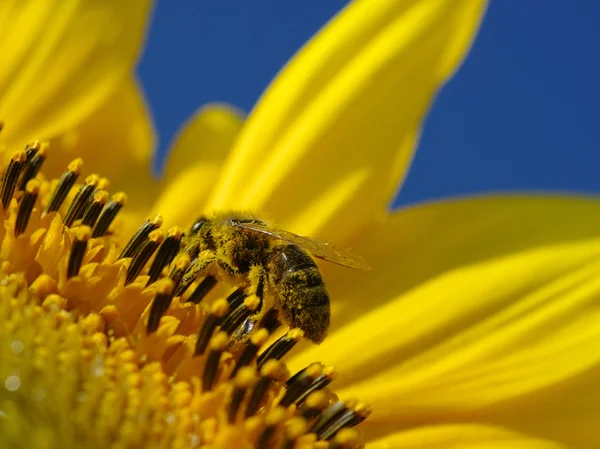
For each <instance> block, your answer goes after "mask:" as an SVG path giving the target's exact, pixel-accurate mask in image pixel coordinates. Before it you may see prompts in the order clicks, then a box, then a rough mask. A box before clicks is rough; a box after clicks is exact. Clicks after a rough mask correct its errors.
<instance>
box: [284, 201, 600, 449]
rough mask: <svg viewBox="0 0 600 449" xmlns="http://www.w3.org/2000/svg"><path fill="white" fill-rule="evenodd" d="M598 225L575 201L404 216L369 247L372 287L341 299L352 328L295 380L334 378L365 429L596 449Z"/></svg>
mask: <svg viewBox="0 0 600 449" xmlns="http://www.w3.org/2000/svg"><path fill="white" fill-rule="evenodd" d="M599 225H600V202H598V201H594V200H586V199H582V198H579V199H573V200H570V201H569V200H567V199H565V198H537V199H535V198H497V199H487V200H485V199H475V200H466V201H455V202H449V203H445V204H443V205H429V206H423V207H418V208H414V209H412V210H409V211H404V212H400V213H398V214H397V215H396V216H394V218H393V219H392V220H390V223H388V224H386V225H382V226H381V228H380V229H379V230H378V231H375V232H372V233H371V234H370V236H371V237H370V238H367V239H366V240H367V242H364V244H365V245H366V244H367V243H368V244H369V245H370V249H367V248H366V247H365V248H363V249H367V252H369V251H370V252H371V255H372V256H373V257H374V256H375V255H376V254H377V253H379V256H380V257H379V259H372V260H370V262H371V263H372V265H373V266H374V270H373V274H372V275H371V274H369V273H367V274H364V275H361V274H358V275H354V276H351V277H350V276H346V278H345V279H346V282H345V285H344V286H343V287H342V288H340V289H337V290H338V293H339V292H340V291H346V292H347V296H346V298H344V297H343V296H342V297H341V298H344V299H343V300H342V301H343V304H345V305H346V306H347V308H348V309H351V308H352V309H358V314H359V316H358V317H355V319H354V320H352V321H350V322H347V324H346V325H345V326H343V327H341V328H340V329H338V330H337V331H335V332H333V333H332V334H331V335H330V336H329V338H328V339H327V340H326V341H325V343H324V344H322V345H321V346H320V347H318V348H314V349H311V350H307V351H304V352H303V353H301V354H300V355H298V356H297V357H296V358H295V360H294V361H293V363H292V367H294V368H295V367H301V366H303V365H306V363H307V361H308V360H324V361H326V362H327V363H331V364H333V365H335V366H336V367H338V368H339V370H340V372H341V373H342V376H340V378H339V379H338V380H337V381H336V383H337V384H338V386H340V385H341V386H345V388H343V389H342V390H341V391H340V394H341V395H352V396H359V397H360V398H361V399H362V400H364V401H366V402H370V403H371V404H372V405H373V408H374V410H375V412H374V414H373V417H372V418H371V419H370V421H371V422H372V423H377V422H378V421H381V422H391V421H394V422H399V423H402V422H404V423H408V422H431V421H434V420H437V419H445V420H447V419H458V418H459V417H461V416H465V415H467V416H478V417H485V418H486V419H489V420H492V421H495V422H497V423H500V424H503V425H504V424H507V423H508V424H510V425H519V426H521V427H520V428H521V429H525V430H527V431H528V432H532V433H535V434H536V435H541V436H544V437H548V438H551V439H557V440H559V441H585V442H588V443H590V442H592V443H593V444H591V443H590V444H589V446H590V447H595V446H598V445H600V437H598V436H597V434H596V433H594V432H593V431H592V430H590V429H594V425H593V423H594V422H597V421H598V419H600V406H598V404H600V351H598V342H600V303H599V302H598V298H599V297H600V278H599V277H598V273H599V272H600V237H599V236H598V233H597V229H599ZM405 276H408V277H411V276H414V278H415V279H416V281H415V280H414V279H410V281H406V280H403V279H402V278H403V277H405ZM361 278H362V284H361ZM384 279H388V281H384ZM330 281H331V282H330ZM417 283H418V285H415V284H417ZM328 284H329V285H331V286H332V292H333V291H334V290H335V289H336V287H335V285H339V281H338V282H337V283H336V282H335V280H331V279H328ZM332 297H333V298H334V300H333V301H336V299H335V298H337V296H334V295H333V294H332ZM378 303H380V304H381V305H379V306H377V304H378ZM342 310H343V309H342ZM337 316H338V315H337V314H336V313H334V314H333V320H334V321H335V320H336V317H337ZM346 319H348V315H346ZM357 354H360V356H357ZM565 407H567V409H568V410H569V413H568V414H569V417H568V418H566V417H565ZM586 426H587V428H586ZM586 429H588V430H586Z"/></svg>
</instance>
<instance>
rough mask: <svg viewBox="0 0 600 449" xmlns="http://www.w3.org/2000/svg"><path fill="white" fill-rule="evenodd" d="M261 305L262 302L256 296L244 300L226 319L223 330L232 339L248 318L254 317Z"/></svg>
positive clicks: (222, 326)
mask: <svg viewBox="0 0 600 449" xmlns="http://www.w3.org/2000/svg"><path fill="white" fill-rule="evenodd" d="M259 305H260V301H259V299H258V298H257V297H256V296H250V297H248V298H246V299H244V302H243V303H242V304H240V305H239V306H238V307H237V308H235V309H233V310H231V312H230V313H229V314H228V315H227V316H226V317H225V319H224V320H223V322H222V323H221V330H222V331H224V332H226V333H227V335H229V336H230V337H231V334H233V331H234V330H236V329H237V328H238V327H239V326H240V325H241V324H242V323H243V322H244V321H245V320H246V318H248V317H249V316H250V315H252V314H253V313H254V312H255V311H256V309H257V308H258V306H259ZM230 307H231V305H230Z"/></svg>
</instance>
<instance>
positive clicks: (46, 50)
mask: <svg viewBox="0 0 600 449" xmlns="http://www.w3.org/2000/svg"><path fill="white" fill-rule="evenodd" d="M149 10H150V2H149V1H148V0H139V1H128V2H122V1H115V0H105V1H99V2H88V1H83V0H63V1H60V2H56V1H54V0H14V1H3V2H1V3H0V29H1V30H2V38H0V65H1V66H2V71H1V72H0V119H1V120H4V121H5V125H6V126H5V131H3V134H2V139H3V141H4V142H5V143H6V144H7V145H18V144H21V143H22V142H24V141H27V140H30V139H32V138H34V137H35V138H43V139H49V138H52V137H55V136H57V135H58V134H59V133H61V132H63V131H64V130H67V129H69V128H72V127H74V126H75V125H76V124H77V123H78V122H79V121H81V120H82V119H83V118H85V117H86V116H87V115H89V114H90V113H91V112H92V111H93V110H94V108H96V107H97V106H99V105H100V104H101V103H102V102H103V101H105V100H106V98H107V97H108V96H109V95H110V94H112V93H113V92H114V90H115V89H116V88H117V87H118V85H119V83H121V82H122V80H123V79H124V77H125V76H127V75H128V74H129V73H130V72H131V70H132V69H133V67H134V65H135V63H136V59H137V56H138V53H139V51H140V47H141V45H142V42H143V39H144V32H145V24H146V21H147V18H148V13H149Z"/></svg>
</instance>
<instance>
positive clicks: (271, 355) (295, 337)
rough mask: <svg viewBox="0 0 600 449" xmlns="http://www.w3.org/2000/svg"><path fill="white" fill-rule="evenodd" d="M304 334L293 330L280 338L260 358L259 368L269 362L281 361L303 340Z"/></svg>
mask: <svg viewBox="0 0 600 449" xmlns="http://www.w3.org/2000/svg"><path fill="white" fill-rule="evenodd" d="M303 335H304V333H303V332H302V331H301V330H300V329H292V330H291V331H289V332H288V333H287V334H285V335H284V336H283V337H281V338H279V339H278V340H277V341H276V342H275V343H273V344H272V345H271V346H269V347H268V348H267V349H265V351H264V352H263V353H262V354H261V355H259V356H258V359H257V360H256V365H257V366H258V368H260V367H261V366H263V365H264V364H265V362H266V361H267V360H271V359H275V360H280V359H281V358H282V357H283V356H284V355H286V354H287V353H288V352H289V351H290V350H291V349H292V348H293V347H294V345H295V344H296V343H298V341H299V340H300V339H301V338H302V336H303Z"/></svg>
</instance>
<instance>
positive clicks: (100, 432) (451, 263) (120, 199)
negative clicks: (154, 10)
mask: <svg viewBox="0 0 600 449" xmlns="http://www.w3.org/2000/svg"><path fill="white" fill-rule="evenodd" d="M484 7H485V4H484V2H483V1H480V0H412V1H409V0H403V1H380V2H374V1H371V0H362V1H355V2H353V3H351V4H350V5H349V6H348V7H347V8H346V9H345V10H343V11H342V12H341V13H340V14H339V15H338V16H337V17H336V18H334V19H333V20H332V21H331V23H330V24H328V25H327V27H325V28H324V29H323V30H322V31H321V32H320V33H319V34H318V35H317V36H316V37H315V38H314V39H313V40H312V41H311V42H309V44H308V45H307V46H306V47H305V48H303V49H302V50H301V51H300V52H299V54H298V55H296V56H295V57H294V58H293V59H292V61H291V62H290V63H289V64H288V65H287V66H286V67H285V68H284V70H283V71H282V72H281V73H280V74H279V75H278V77H277V78H276V80H275V81H274V83H273V84H272V85H271V86H270V87H269V89H268V90H267V92H266V93H265V94H264V96H263V98H262V99H261V100H260V102H259V104H258V105H257V107H256V108H255V110H254V111H253V112H252V114H251V115H250V116H249V117H248V119H247V120H244V119H243V117H242V116H241V114H240V113H239V112H237V111H236V110H235V109H234V108H230V107H227V106H224V105H209V106H206V107H203V108H201V109H200V110H199V111H198V113H197V114H196V115H195V116H194V117H193V118H192V119H191V120H190V121H189V122H188V123H187V124H186V125H185V126H184V128H183V131H182V132H181V133H180V135H179V138H178V139H177V141H176V143H175V145H174V147H173V149H172V151H171V155H170V157H169V160H168V162H167V164H166V169H165V175H164V177H163V179H162V180H161V181H160V182H154V181H153V180H152V178H151V175H150V170H149V167H148V165H149V160H150V157H151V149H152V146H153V138H154V137H153V132H152V127H151V125H150V120H149V116H148V113H147V110H146V107H145V104H144V101H143V96H142V94H141V92H140V90H139V87H138V85H137V82H136V81H135V79H134V78H133V77H132V75H131V73H132V70H133V67H134V66H135V62H136V60H135V58H136V55H137V54H138V52H139V48H140V46H141V43H142V42H143V38H144V30H145V23H146V22H147V19H148V12H149V8H150V6H149V5H148V4H147V2H146V3H145V2H135V4H133V3H132V2H116V1H104V2H100V3H97V4H96V3H94V4H92V3H90V2H80V1H75V0H68V1H63V2H60V4H57V3H56V2H54V1H50V0H47V1H46V0H42V1H40V0H36V1H22V2H14V3H10V2H6V3H3V4H2V5H0V22H1V23H2V29H3V30H4V35H3V37H2V39H0V46H2V53H0V54H1V55H2V56H0V58H2V60H3V65H2V66H3V70H2V71H1V74H0V118H1V119H2V120H4V122H5V125H6V126H5V129H4V130H3V134H2V151H3V154H4V155H5V158H4V160H5V164H4V167H5V168H4V172H5V176H4V178H3V185H2V203H3V208H2V210H3V211H2V219H3V220H4V227H3V228H2V232H0V237H1V239H2V243H1V246H0V262H1V263H0V277H1V278H2V279H1V281H0V297H1V298H2V300H1V301H0V315H1V316H2V319H3V320H4V321H5V325H4V326H3V327H2V328H1V329H0V376H1V380H2V382H3V385H4V388H3V389H1V388H0V435H1V436H0V439H2V441H3V443H4V446H5V447H28V448H30V447H35V448H55V447H80V446H82V445H84V444H85V445H87V446H89V447H98V448H104V447H109V446H110V447H142V446H143V447H196V446H207V447H214V448H221V447H269V446H273V445H274V444H277V445H279V446H280V447H288V448H291V447H296V448H299V447H313V446H316V447H321V446H322V447H327V443H325V441H329V443H328V444H329V447H347V448H350V447H356V446H360V445H361V444H362V443H361V441H365V442H366V444H367V447H369V448H392V447H402V448H410V447H431V448H437V447H439V448H442V447H443V448H451V447H460V448H465V447H473V448H481V447H498V448H499V447H508V446H515V447H528V448H529V447H536V448H538V447H539V448H561V447H595V446H597V445H598V444H599V443H600V441H599V440H598V436H597V434H596V433H595V432H594V430H593V429H594V425H593V424H594V423H596V422H597V420H598V418H599V417H598V416H597V415H598V414H599V413H598V412H599V411H600V407H598V404H599V403H600V402H599V400H600V398H599V397H598V390H599V388H598V386H599V385H598V383H599V382H598V369H599V368H598V366H599V363H598V362H599V360H600V351H598V350H597V341H598V338H599V337H600V336H599V335H598V334H599V333H600V329H599V327H598V326H596V325H595V324H596V320H597V319H600V308H599V307H598V305H597V300H596V297H597V294H598V289H597V288H596V287H600V285H599V283H598V282H597V281H596V272H597V270H596V268H597V267H596V263H597V260H598V259H597V257H596V256H597V254H596V250H598V251H600V246H599V245H600V241H599V240H598V239H597V238H596V232H597V229H598V226H599V224H600V223H598V222H596V221H595V220H596V217H599V216H600V214H598V212H597V211H598V210H600V209H599V208H598V206H597V202H596V200H594V199H584V198H559V197H545V198H541V197H531V196H530V197H526V196H522V197H500V196H495V197H492V196H488V197H480V198H464V199H456V200H447V201H443V202H440V203H432V204H424V205H419V206H415V207H412V208H409V209H405V210H399V211H394V212H389V210H388V205H389V204H390V201H391V199H392V198H393V196H394V195H395V193H396V190H397V188H398V184H399V182H400V181H401V179H402V177H403V176H404V174H405V172H406V170H407V168H408V166H409V164H410V160H411V158H412V155H413V152H414V149H415V147H416V144H417V142H418V137H419V132H420V126H421V123H422V120H423V116H424V114H425V113H426V112H427V108H428V107H429V105H430V103H431V101H432V98H433V96H434V95H435V93H436V91H437V89H438V88H439V87H440V86H441V85H442V84H443V83H444V82H445V81H446V80H447V79H448V77H450V76H451V75H452V73H453V72H454V71H455V70H456V68H457V67H458V65H459V64H460V62H461V60H462V58H464V56H465V54H466V52H467V50H468V48H469V46H470V43H471V40H472V39H473V36H474V34H475V32H476V29H477V27H478V24H479V21H480V19H481V15H482V12H483V9H484ZM32 136H36V137H42V138H46V139H48V140H49V145H46V144H45V143H40V142H38V141H33V142H31V143H27V142H28V139H30V138H31V137H32ZM26 143H27V146H26V149H25V150H19V149H18V148H21V145H24V144H26ZM79 156H81V157H83V158H84V159H85V166H84V167H86V168H87V167H89V168H90V169H91V171H93V172H98V173H100V174H102V176H106V177H107V178H102V177H99V176H97V175H93V174H90V175H89V176H87V177H84V178H85V180H84V181H83V182H82V183H80V184H77V185H75V181H76V179H77V177H78V176H79V175H80V173H81V172H82V161H81V160H80V159H78V157H79ZM42 163H43V167H42V169H41V171H40V166H41V164H42ZM61 173H62V175H60V178H59V179H53V178H54V177H56V176H58V175H59V174H61ZM109 182H110V186H111V187H110V188H111V189H112V190H115V191H116V192H117V193H115V194H114V195H112V197H111V196H109V194H108V189H109ZM120 191H125V192H126V193H127V196H128V201H127V204H126V205H125V202H126V198H127V197H126V195H125V194H124V193H121V192H120ZM124 205H125V207H124V208H123V206H124ZM121 209H122V210H121ZM231 209H244V210H249V211H260V212H261V213H264V214H267V215H268V216H270V217H272V218H273V219H274V220H275V221H276V223H277V224H278V225H279V226H280V227H282V228H285V229H289V230H291V231H293V232H297V233H300V234H305V235H314V236H319V237H322V238H324V239H327V240H330V241H333V242H336V243H341V244H344V245H346V246H348V247H351V248H352V249H353V252H355V253H357V254H360V255H362V256H364V257H365V259H367V260H368V261H369V263H370V264H371V266H372V268H373V269H372V271H370V272H368V273H357V272H352V271H350V270H348V269H345V268H338V267H335V266H330V265H323V266H322V272H323V275H324V278H325V279H326V282H327V286H328V288H329V290H330V295H331V298H332V325H331V328H330V332H329V337H328V338H327V339H326V340H325V342H323V343H322V344H321V345H319V346H314V345H311V344H308V343H307V342H305V341H302V333H301V331H298V330H290V331H289V332H287V333H286V334H284V335H283V336H282V337H281V338H279V339H278V340H275V341H273V340H274V339H275V338H276V336H272V337H269V330H271V329H270V327H269V325H268V323H266V324H265V325H264V327H263V328H262V329H260V330H259V331H257V332H256V333H254V334H253V335H252V336H251V337H250V339H249V340H248V341H246V342H244V343H243V344H241V345H233V346H231V343H230V339H229V337H228V335H227V332H225V331H224V329H225V328H227V326H225V325H224V324H223V321H221V326H220V328H217V327H216V325H214V323H217V322H218V320H221V319H228V317H230V315H231V314H230V310H229V309H231V308H232V301H231V300H230V301H227V300H226V299H224V298H216V299H214V300H213V301H212V302H210V303H204V302H202V303H200V304H194V303H193V302H191V303H190V302H185V299H184V298H186V296H182V297H181V298H178V297H175V298H172V292H173V288H174V287H175V284H176V281H177V279H178V276H180V275H181V272H182V271H183V270H185V267H186V266H187V264H189V259H187V260H186V255H185V254H180V255H178V256H176V257H175V260H173V262H172V263H171V265H170V268H169V269H168V270H163V271H162V273H161V272H160V268H162V267H163V266H166V265H167V262H168V260H170V258H172V257H173V256H175V254H174V252H173V251H172V248H173V247H176V245H178V244H179V242H180V240H181V236H182V229H186V228H187V226H189V225H190V224H191V223H192V222H193V221H194V219H195V218H196V217H197V216H198V215H200V214H201V213H203V212H211V211H214V210H231ZM156 213H160V214H161V215H160V216H159V215H155V214H156ZM115 216H116V218H115ZM146 217H149V218H147V219H146V220H145V221H144V219H145V218H146ZM113 220H114V221H113ZM142 222H143V224H142V225H141V228H140V224H141V223H142ZM178 225H179V226H181V227H178ZM136 229H137V231H136ZM163 229H164V231H163ZM134 234H135V235H134ZM131 235H134V238H131V239H130V236H131ZM136 236H137V237H136ZM140 236H141V238H140ZM169 245H172V246H169ZM173 245H174V246H173ZM163 248H164V249H163ZM170 248H171V251H169V249H170ZM161 250H162V253H161ZM152 252H156V256H154V258H152V259H148V258H149V257H150V255H151V254H152ZM160 254H162V256H161V257H159V255H160ZM168 254H170V255H171V256H169V257H170V258H169V257H166V256H167V255H168ZM146 257H148V258H146ZM157 260H158V262H156V261H157ZM144 265H146V268H144ZM155 266H156V267H158V268H156V269H154V270H153V268H154V267H155ZM157 273H158V274H157ZM152 277H154V279H152V281H155V282H151V278H152ZM189 294H190V293H186V295H189ZM169 301H170V305H169ZM242 306H243V307H242ZM167 307H168V310H165V309H167ZM244 307H245V309H244ZM256 307H257V305H256V301H255V298H253V297H247V298H245V299H243V304H242V305H239V304H238V308H236V309H235V310H241V311H244V310H245V311H246V312H245V313H248V311H250V312H251V311H253V310H255V308H256ZM153 308H154V309H156V308H160V309H161V311H162V312H163V313H161V314H160V315H159V317H160V316H161V315H162V319H161V320H160V322H159V323H155V325H156V330H154V332H148V324H147V320H148V317H149V315H150V314H151V310H152V309H153ZM223 317H225V318H223ZM229 319H230V321H231V318H229ZM210 323H213V325H211V324H210ZM202 329H204V330H206V332H204V337H201V335H203V334H202V331H200V334H199V333H198V332H199V330H202ZM219 329H220V330H219ZM208 331H210V332H208ZM199 342H202V344H199ZM296 343H297V344H296ZM282 344H287V345H288V346H294V345H295V348H294V350H293V351H292V352H291V353H290V354H288V355H287V356H286V358H285V359H284V360H285V362H281V361H277V360H276V358H269V357H266V356H264V357H263V358H262V359H261V360H256V352H257V351H259V347H261V346H268V345H270V346H268V347H269V348H275V349H277V348H281V347H282V346H281V345H282ZM277 345H279V346H277ZM198 346H202V348H200V349H201V350H198ZM288 346H286V351H287V349H288ZM248 351H249V352H250V356H249V357H250V358H249V359H247V360H250V362H248V363H247V364H240V366H238V363H237V362H238V361H239V360H241V359H242V358H243V357H242V355H243V354H244V353H247V352H248ZM252 351H254V355H252ZM268 353H269V349H267V350H266V351H264V352H263V353H262V354H268ZM259 357H260V356H259ZM259 365H260V366H259ZM332 366H335V369H334V368H332ZM234 371H235V372H234ZM294 373H296V374H295V375H293V376H291V377H290V374H294ZM338 373H339V374H338ZM334 377H335V382H333V383H332V384H331V388H330V386H329V383H330V382H331V381H333V380H334ZM315 385H318V387H319V388H317V387H315ZM290 392H292V393H294V392H295V393H294V394H293V395H292V393H290ZM294 395H295V397H293V396H294ZM366 404H370V406H367V405H366ZM370 410H372V414H371V415H370V416H369V417H368V419H367V420H366V421H364V422H363V423H361V424H360V425H359V426H358V427H352V426H353V425H354V424H357V423H358V422H359V421H362V420H363V419H364V418H366V417H367V416H368V415H369V412H370ZM357 429H358V430H357ZM316 440H320V441H318V442H317V441H316Z"/></svg>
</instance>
